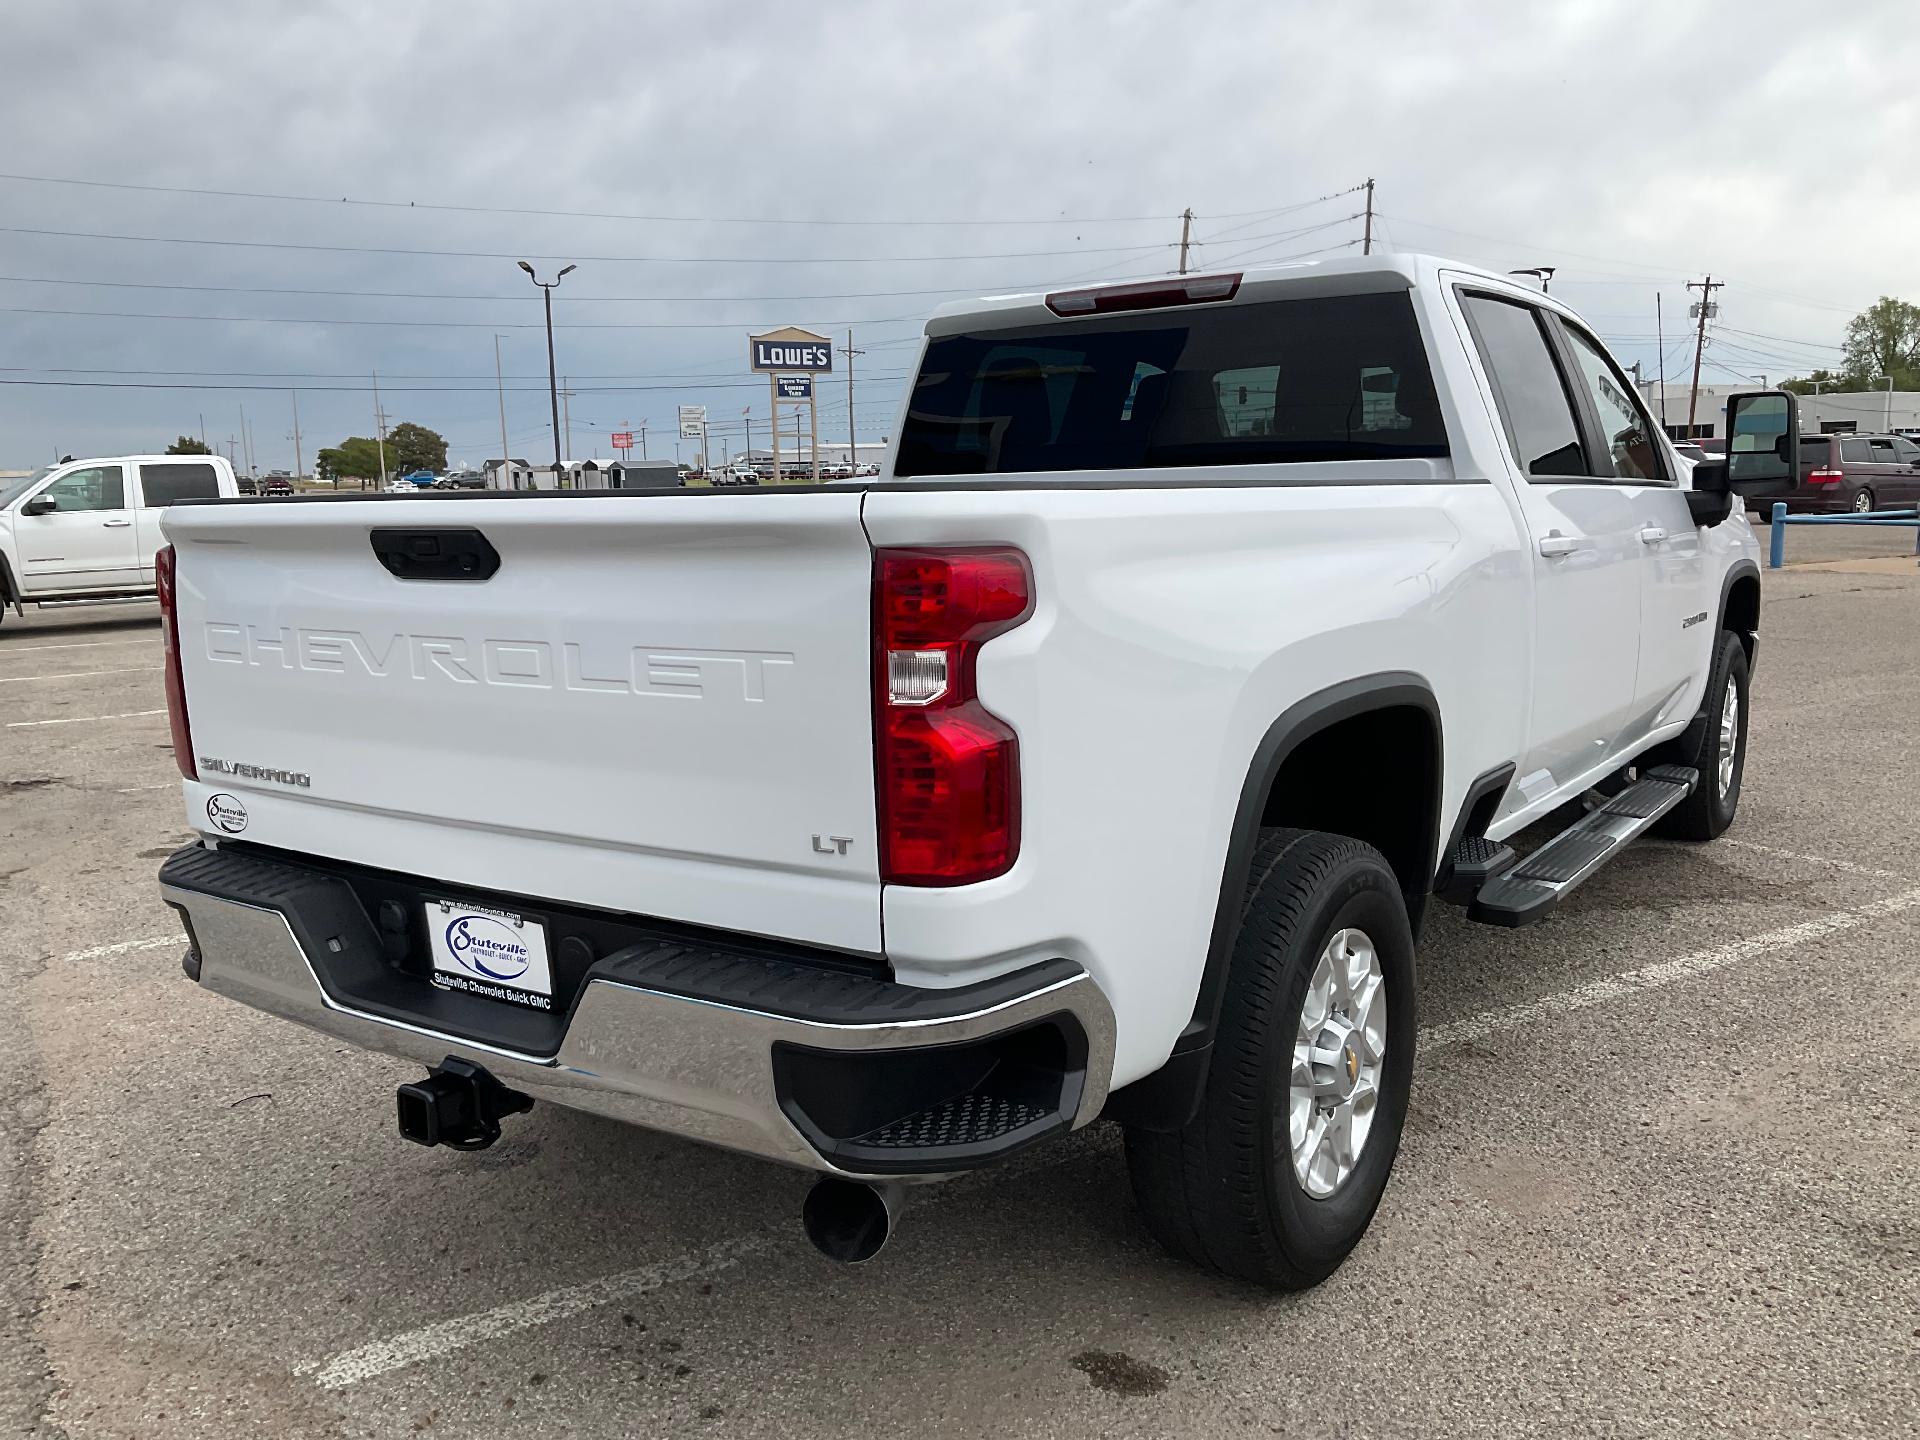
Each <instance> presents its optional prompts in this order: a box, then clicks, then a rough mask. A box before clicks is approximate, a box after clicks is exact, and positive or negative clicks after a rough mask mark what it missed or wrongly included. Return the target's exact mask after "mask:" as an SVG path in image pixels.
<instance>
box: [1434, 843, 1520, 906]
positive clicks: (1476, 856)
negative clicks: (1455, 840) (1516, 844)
mask: <svg viewBox="0 0 1920 1440" xmlns="http://www.w3.org/2000/svg"><path fill="white" fill-rule="evenodd" d="M1512 864H1513V847H1512V846H1511V845H1503V844H1501V843H1500V842H1499V841H1498V840H1489V839H1487V837H1486V836H1484V835H1468V836H1466V837H1464V838H1463V839H1462V840H1461V841H1460V843H1459V844H1458V845H1456V846H1454V847H1453V854H1452V856H1451V857H1450V862H1449V864H1448V866H1447V873H1446V884H1445V885H1444V886H1443V887H1442V888H1441V889H1440V890H1439V891H1438V895H1439V898H1440V899H1441V900H1442V901H1444V902H1445V903H1446V904H1448V905H1465V904H1466V903H1467V902H1468V901H1470V900H1472V899H1473V897H1474V896H1476V895H1478V894H1479V893H1480V891H1481V889H1482V887H1484V886H1485V885H1486V883H1487V882H1488V881H1489V880H1491V879H1492V878H1493V877H1494V876H1496V875H1498V874H1501V873H1502V872H1503V871H1505V870H1507V869H1508V868H1510V867H1511V866H1512Z"/></svg>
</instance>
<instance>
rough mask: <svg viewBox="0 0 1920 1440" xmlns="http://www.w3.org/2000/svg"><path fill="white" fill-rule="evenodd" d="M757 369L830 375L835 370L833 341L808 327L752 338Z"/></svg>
mask: <svg viewBox="0 0 1920 1440" xmlns="http://www.w3.org/2000/svg"><path fill="white" fill-rule="evenodd" d="M749 344H750V345H751V347H752V363H753V368H754V369H755V370H805V371H808V372H810V373H812V374H816V375H821V374H827V373H829V372H831V371H832V369H833V342H832V341H831V340H829V339H827V337H826V336H824V335H814V334H811V333H809V332H808V331H805V330H775V331H773V332H771V333H770V334H766V335H754V336H751V337H749Z"/></svg>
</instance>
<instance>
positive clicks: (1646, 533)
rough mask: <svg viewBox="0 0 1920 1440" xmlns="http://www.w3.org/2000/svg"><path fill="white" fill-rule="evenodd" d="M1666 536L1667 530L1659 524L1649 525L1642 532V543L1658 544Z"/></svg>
mask: <svg viewBox="0 0 1920 1440" xmlns="http://www.w3.org/2000/svg"><path fill="white" fill-rule="evenodd" d="M1666 538H1667V532H1666V531H1664V530H1662V529H1661V528H1660V527H1659V526H1658V525H1649V526H1647V528H1646V529H1644V530H1642V531H1641V532H1640V543H1641V544H1642V545H1658V544H1659V543H1660V542H1661V541H1662V540H1665V539H1666Z"/></svg>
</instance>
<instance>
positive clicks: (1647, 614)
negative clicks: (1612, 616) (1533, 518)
mask: <svg viewBox="0 0 1920 1440" xmlns="http://www.w3.org/2000/svg"><path fill="white" fill-rule="evenodd" d="M1553 323H1554V325H1555V326H1556V327H1557V329H1558V331H1559V334H1560V337H1561V340H1562V342H1563V354H1564V355H1565V356H1566V358H1567V359H1568V361H1569V362H1570V363H1569V366H1568V369H1569V372H1570V373H1571V374H1572V375H1573V376H1574V377H1575V381H1576V384H1575V393H1576V395H1577V396H1578V398H1580V399H1581V400H1583V401H1584V402H1585V407H1584V408H1585V411H1586V415H1585V417H1584V418H1585V421H1586V424H1587V426H1588V453H1589V456H1590V459H1591V461H1592V468H1593V470H1594V472H1595V473H1594V476H1593V478H1594V479H1595V480H1599V481H1605V482H1606V483H1608V484H1610V485H1611V486H1612V487H1613V488H1614V489H1615V490H1617V491H1619V492H1620V493H1621V494H1623V495H1625V496H1626V497H1627V500H1628V502H1629V503H1630V504H1631V505H1632V507H1633V516H1634V522H1635V523H1634V537H1635V539H1637V540H1638V541H1639V545H1640V553H1639V558H1638V566H1639V571H1640V582H1641V583H1640V610H1639V628H1640V661H1639V664H1638V665H1637V666H1636V667H1635V671H1634V675H1635V679H1634V704H1633V713H1632V715H1631V716H1630V717H1629V719H1628V723H1627V729H1626V732H1625V734H1623V735H1622V736H1621V748H1623V749H1624V748H1627V747H1629V746H1632V745H1634V744H1635V742H1637V741H1638V740H1639V739H1640V737H1642V736H1643V735H1645V734H1646V733H1647V732H1648V731H1649V730H1651V729H1654V728H1655V727H1657V726H1659V725H1662V724H1664V723H1666V722H1667V721H1669V720H1672V719H1673V718H1674V717H1675V715H1676V714H1677V713H1678V712H1679V711H1680V710H1681V709H1682V707H1683V705H1684V704H1685V703H1686V702H1688V701H1690V700H1691V699H1692V697H1693V694H1694V692H1695V689H1696V687H1697V686H1699V685H1704V684H1705V674H1706V667H1707V663H1708V661H1709V660H1710V659H1711V657H1712V652H1713V645H1712V637H1713V634H1714V630H1715V627H1714V626H1713V625H1712V624H1710V623H1708V617H1709V614H1710V612H1711V610H1712V609H1713V608H1714V607H1715V606H1717V605H1718V603H1719V596H1718V595H1715V594H1711V593H1709V585H1708V576H1707V561H1706V556H1705V554H1704V553H1703V552H1702V549H1701V544H1700V527H1699V526H1698V525H1696V524H1694V521H1693V515H1692V513H1691V512H1690V511H1689V510H1688V509H1687V496H1686V492H1685V491H1683V490H1682V489H1681V488H1680V485H1679V482H1678V480H1677V479H1676V478H1675V477H1674V476H1673V475H1672V473H1671V472H1670V471H1669V470H1668V468H1667V458H1666V452H1665V449H1664V447H1663V446H1661V445H1660V444H1659V442H1658V441H1657V439H1656V438H1655V437H1656V436H1658V434H1659V433H1660V432H1659V430H1658V429H1657V427H1655V425H1654V423H1653V417H1652V416H1650V415H1648V414H1647V411H1646V407H1645V406H1644V405H1643V404H1641V402H1640V396H1639V395H1638V393H1637V392H1636V391H1635V390H1634V388H1633V386H1632V385H1630V384H1629V383H1628V382H1627V378H1626V376H1625V375H1623V374H1622V373H1621V371H1620V367H1619V366H1618V365H1616V364H1614V362H1613V359H1612V357H1611V356H1609V355H1608V354H1607V352H1606V350H1605V349H1604V348H1603V347H1602V346H1601V344H1600V342H1599V341H1598V340H1596V339H1594V338H1593V336H1592V335H1590V334H1588V333H1587V332H1586V331H1585V330H1583V329H1582V328H1581V327H1580V326H1578V325H1574V324H1572V323H1570V322H1568V321H1566V320H1565V319H1562V318H1560V317H1555V319H1554V322H1553Z"/></svg>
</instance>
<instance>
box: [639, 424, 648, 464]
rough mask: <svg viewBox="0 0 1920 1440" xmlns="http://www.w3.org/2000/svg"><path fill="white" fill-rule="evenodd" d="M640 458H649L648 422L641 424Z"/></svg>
mask: <svg viewBox="0 0 1920 1440" xmlns="http://www.w3.org/2000/svg"><path fill="white" fill-rule="evenodd" d="M640 458H641V459H642V460H644V459H646V458H647V422H646V421H644V420H642V421H641V422H640Z"/></svg>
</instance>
